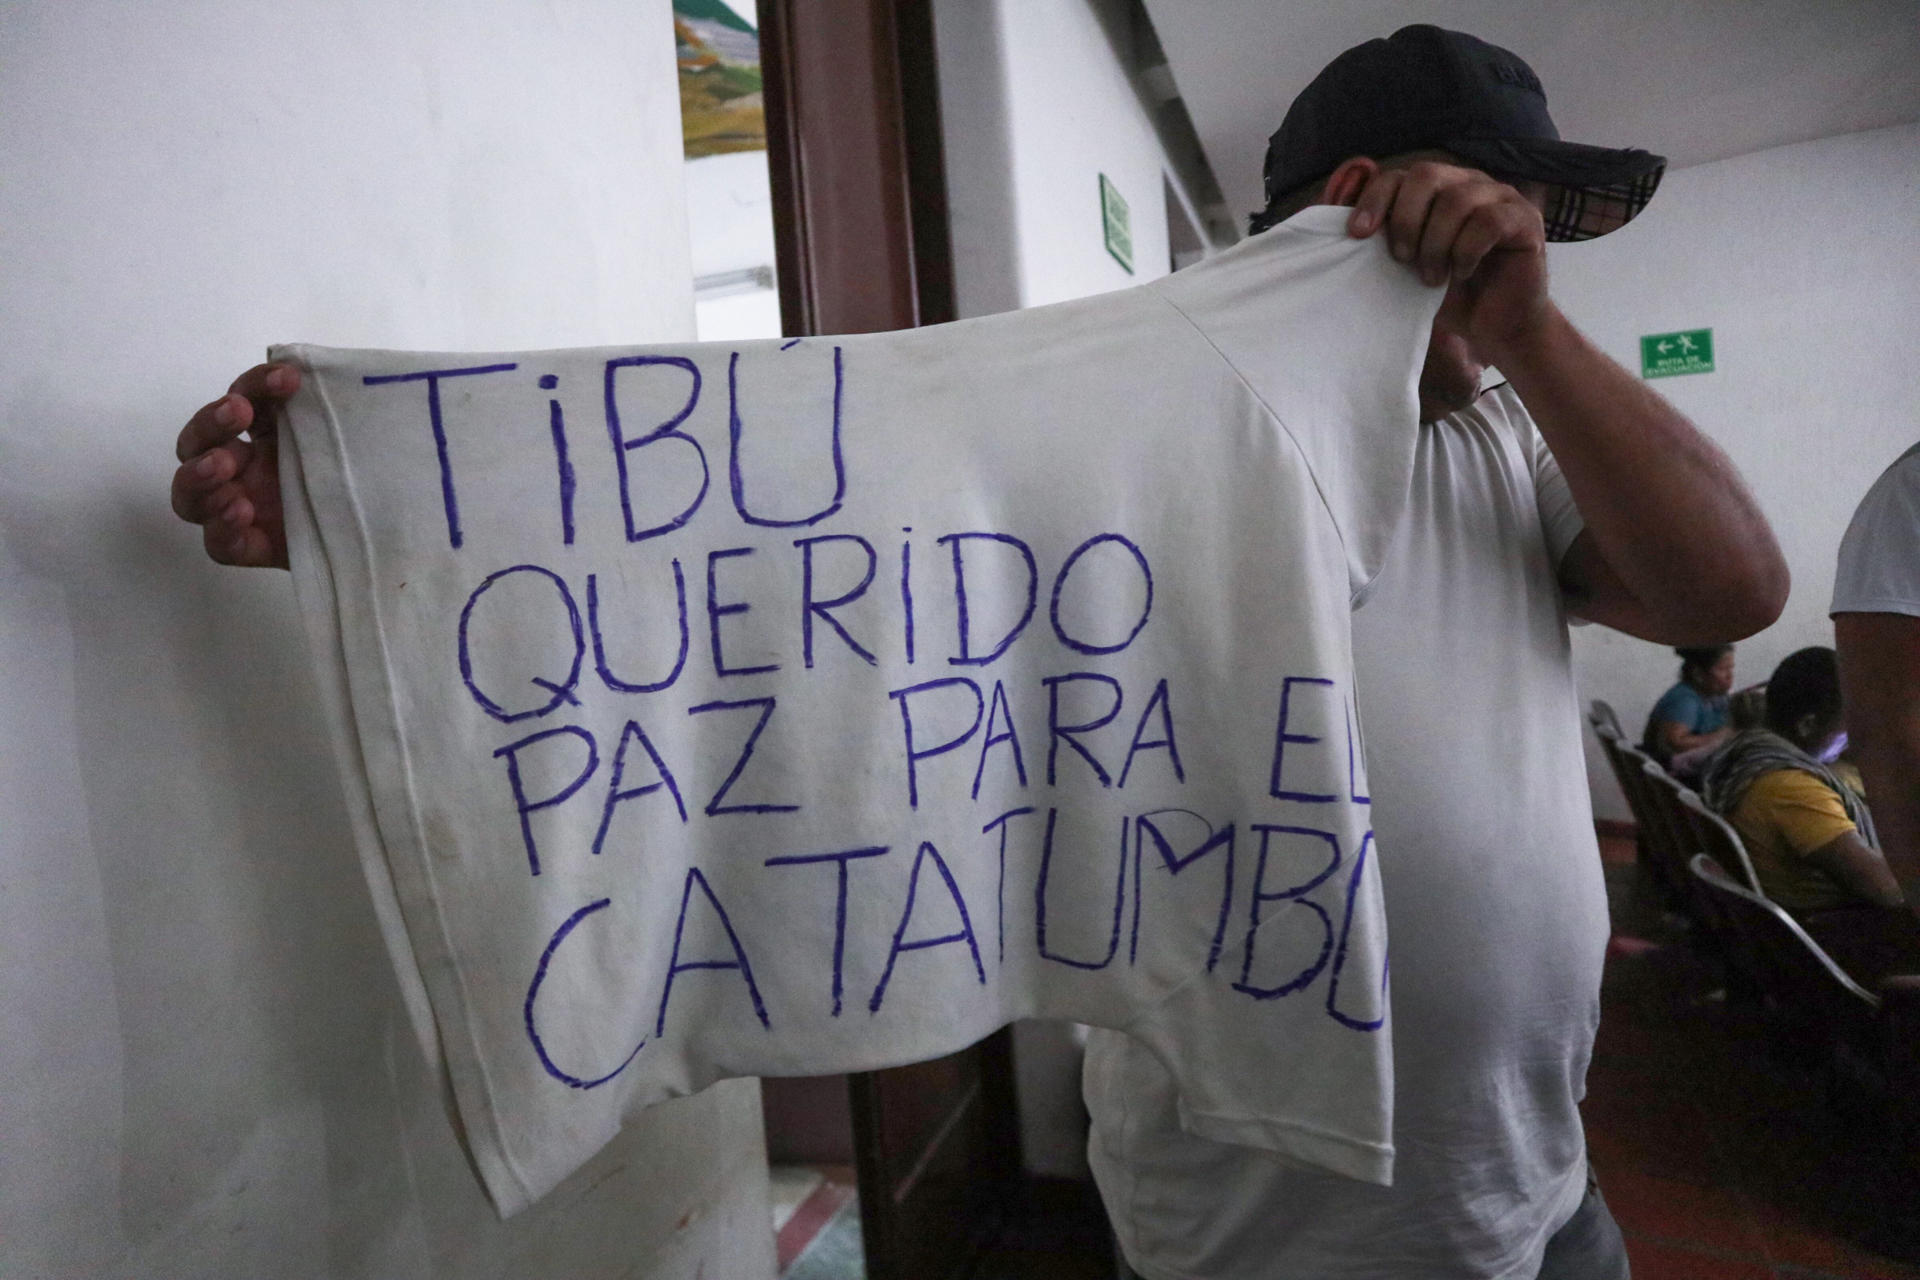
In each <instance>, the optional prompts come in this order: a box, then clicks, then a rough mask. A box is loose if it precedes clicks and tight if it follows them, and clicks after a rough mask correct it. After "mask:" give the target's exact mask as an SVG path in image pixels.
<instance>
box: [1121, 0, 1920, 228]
mask: <svg viewBox="0 0 1920 1280" xmlns="http://www.w3.org/2000/svg"><path fill="white" fill-rule="evenodd" d="M1144 3H1145V5H1146V8H1147V12H1148V14H1149V15H1150V16H1151V17H1152V19H1153V25H1154V29H1155V31H1156V32H1157V34H1158V35H1159V38H1160V43H1161V45H1162V46H1163V47H1164V48H1165V50H1166V55H1167V61H1168V64H1169V65H1170V67H1171V69H1172V72H1173V79H1174V82H1175V84H1176V85H1177V86H1178V88H1179V92H1180V95H1181V97H1182V98H1183V99H1185V101H1186V105H1187V110H1188V112H1189V113H1190V114H1191V115H1192V117H1193V123H1194V127H1195V129H1196V130H1197V131H1198V133H1199V135H1200V142H1201V145H1202V146H1203V147H1204V148H1205V149H1206V153H1207V158H1208V160H1209V161H1210V162H1211V163H1212V166H1213V171H1214V174H1215V176H1216V177H1217V178H1218V179H1219V181H1220V186H1221V189H1222V190H1223V191H1224V192H1225V193H1226V198H1227V203H1228V205H1229V208H1230V212H1231V213H1232V214H1233V215H1234V218H1235V221H1241V220H1242V218H1243V217H1244V215H1245V214H1246V213H1247V212H1249V211H1251V210H1253V209H1255V208H1258V207H1259V206H1260V205H1261V204H1262V202H1263V198H1262V195H1261V190H1260V169H1261V162H1262V158H1263V157H1264V156H1265V154H1266V146H1267V135H1268V134H1270V133H1272V132H1273V131H1274V129H1276V128H1277V127H1279V124H1280V118H1281V116H1282V115H1284V114H1285V111H1286V104H1287V103H1288V102H1290V101H1292V99H1293V96H1294V95H1295V94H1296V93H1298V92H1299V91H1300V90H1301V89H1302V88H1304V87H1305V86H1306V84H1307V82H1308V81H1309V80H1311V79H1312V78H1313V77H1314V75H1315V74H1317V73H1318V72H1319V70H1320V68H1321V67H1322V66H1324V65H1326V63H1327V62H1328V61H1329V60H1331V59H1332V58H1333V57H1334V56H1335V55H1336V54H1338V53H1339V52H1340V51H1341V50H1343V49H1346V48H1349V47H1350V46H1352V45H1355V44H1358V43H1360V42H1361V41H1363V40H1368V39H1371V38H1373V37H1375V36H1382V35H1387V34H1389V33H1391V32H1392V31H1394V30H1396V29H1397V28H1399V27H1402V26H1405V25H1406V24H1407V23H1410V22H1433V23H1437V24H1439V25H1441V26H1446V27H1453V28H1455V29H1458V30H1462V31H1470V32H1472V33H1473V34H1475V35H1477V36H1479V37H1481V38H1482V39H1484V40H1490V41H1492V42H1493V43H1494V44H1497V45H1502V46H1504V47H1506V48H1508V49H1511V50H1512V51H1513V52H1515V53H1517V54H1519V55H1520V56H1521V57H1522V58H1524V59H1525V60H1526V61H1527V62H1528V63H1529V64H1530V65H1531V66H1532V67H1533V69H1534V70H1535V71H1536V72H1537V73H1538V74H1539V76H1540V79H1541V81H1542V82H1543V83H1544V84H1545V85H1546V88H1547V100H1548V102H1549V104H1550V105H1551V108H1552V111H1553V118H1554V121H1555V123H1557V124H1558V125H1559V126H1560V133H1561V135H1562V136H1563V137H1565V138H1567V139H1569V140H1571V141H1575V142H1590V143H1597V144H1600V145H1604V146H1631V147H1641V148H1644V149H1645V150H1648V151H1654V152H1658V153H1660V154H1662V155H1665V156H1667V157H1668V158H1669V160H1670V162H1671V163H1672V165H1673V166H1674V167H1675V168H1679V167H1682V166H1685V165H1693V164H1704V163H1706V162H1707V161H1710V160H1722V159H1725V158H1727V157H1728V156H1736V155H1741V154H1744V153H1745V152H1749V151H1757V150H1760V149H1761V148H1764V147H1775V146H1780V145H1783V144H1785V143H1789V142H1803V141H1806V140H1808V139H1810V138H1823V137H1830V136H1832V135H1835V134H1842V133H1854V132H1858V131H1860V130H1863V129H1875V128H1880V127H1882V126H1885V125H1891V124H1902V123H1906V122H1909V121H1914V120H1920V0H1587V2H1586V3H1582V2H1581V0H1447V3H1441V4H1435V3H1427V4H1417V3H1412V2H1411V0H1144Z"/></svg>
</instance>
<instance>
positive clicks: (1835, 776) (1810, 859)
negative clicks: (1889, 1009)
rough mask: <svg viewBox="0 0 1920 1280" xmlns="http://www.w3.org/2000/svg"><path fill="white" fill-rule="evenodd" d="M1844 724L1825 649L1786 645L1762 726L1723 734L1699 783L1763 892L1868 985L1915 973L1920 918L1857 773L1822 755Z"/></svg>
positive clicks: (1919, 959) (1919, 960)
mask: <svg viewBox="0 0 1920 1280" xmlns="http://www.w3.org/2000/svg"><path fill="white" fill-rule="evenodd" d="M1844 730H1845V715H1844V712H1843V709H1842V707H1841V704H1840V673H1839V667H1838V664H1837V663H1836V662H1835V660H1834V652H1833V650H1832V649H1827V648H1812V649H1802V650H1800V651H1799V652H1798V653H1794V654H1790V655H1789V656H1788V657H1787V658H1786V660H1785V661H1783V662H1782V663H1781V664H1780V665H1779V666H1778V667H1777V668H1775V670H1774V673H1773V675H1772V677H1771V678H1770V679H1769V680H1768V681H1767V715H1766V726H1765V727H1764V728H1761V729H1750V730H1748V731H1747V732H1745V733H1742V734H1739V735H1738V736H1736V737H1734V738H1733V739H1731V740H1730V741H1729V742H1728V743H1727V745H1726V746H1725V747H1724V748H1722V749H1721V751H1720V752H1719V754H1717V755H1716V756H1714V758H1713V760H1712V762H1711V763H1710V764H1709V765H1708V767H1707V773H1706V778H1705V779H1704V782H1703V785H1702V788H1701V790H1702V794H1703V796H1704V797H1705V799H1706V801H1707V803H1708V804H1709V805H1711V806H1712V807H1713V808H1714V809H1715V810H1717V811H1718V812H1720V813H1722V814H1724V815H1726V817H1727V819H1728V820H1729V821H1730V822H1732V823H1733V826H1734V829H1735V830H1737V831H1738V832H1739V833H1740V838H1741V840H1742V841H1744V842H1745V844H1746V846H1747V855H1748V856H1749V857H1750V858H1751V859H1752V860H1753V870H1754V874H1755V875H1757V876H1759V878H1760V889H1761V891H1762V892H1763V893H1765V894H1766V895H1767V897H1769V898H1771V899H1772V900H1773V901H1774V902H1775V903H1776V904H1778V905H1779V906H1780V907H1782V908H1784V909H1785V910H1786V911H1787V913H1788V914H1790V915H1792V916H1793V917H1794V918H1795V919H1797V920H1799V921H1800V923H1801V925H1802V926H1803V927H1804V928H1805V929H1806V931H1807V933H1808V934H1809V935H1811V936H1812V938H1813V940H1814V941H1815V942H1818V943H1819V944H1820V945H1821V947H1823V948H1824V949H1825V950H1826V952H1827V954H1828V955H1830V956H1832V957H1833V959H1834V961H1835V962H1836V963H1838V964H1839V965H1840V967H1841V968H1843V969H1845V970H1846V971H1847V972H1849V973H1851V974H1852V975H1853V976H1854V978H1855V979H1856V980H1858V981H1860V982H1861V983H1863V984H1865V985H1867V986H1869V987H1871V986H1872V985H1873V984H1874V983H1876V982H1878V981H1879V979H1880V978H1881V977H1883V976H1885V975H1887V974H1889V973H1920V921H1916V920H1915V919H1914V917H1913V915H1912V914H1911V913H1909V912H1908V911H1907V909H1906V907H1905V905H1904V903H1903V899H1902V898H1901V896H1900V886H1899V884H1898V883H1897V882H1896V881H1895V880H1894V878H1893V873H1892V872H1891V871H1890V870H1888V868H1887V862H1886V859H1885V858H1883V857H1882V856H1881V855H1880V851H1879V849H1878V847H1877V845H1876V842H1875V840H1874V835H1873V819H1872V816H1871V815H1870V814H1869V813H1868V810H1867V805H1866V801H1865V800H1864V799H1863V798H1862V797H1861V795H1860V793H1859V775H1858V774H1857V773H1855V772H1853V770H1852V766H1850V765H1843V764H1839V765H1833V766H1828V765H1824V764H1822V763H1820V759H1819V757H1820V756H1821V755H1823V754H1824V753H1825V752H1826V749H1827V748H1828V747H1829V746H1831V745H1832V743H1833V742H1834V740H1835V739H1836V738H1837V737H1838V736H1839V735H1840V734H1841V733H1842V732H1843V731H1844Z"/></svg>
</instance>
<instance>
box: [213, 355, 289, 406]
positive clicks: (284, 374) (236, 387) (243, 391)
mask: <svg viewBox="0 0 1920 1280" xmlns="http://www.w3.org/2000/svg"><path fill="white" fill-rule="evenodd" d="M299 389H300V371H299V370H298V369H296V368H294V367H293V366H292V365H290V364H257V365H255V366H253V368H251V369H249V370H247V371H246V372H245V373H243V374H241V375H240V376H239V377H237V378H235V379H234V380H233V385H232V386H230V387H228V388H227V390H228V392H230V393H234V394H238V395H243V396H245V397H246V398H247V399H249V400H285V399H286V398H287V397H288V396H290V395H292V394H293V393H294V392H296V391H298V390H299Z"/></svg>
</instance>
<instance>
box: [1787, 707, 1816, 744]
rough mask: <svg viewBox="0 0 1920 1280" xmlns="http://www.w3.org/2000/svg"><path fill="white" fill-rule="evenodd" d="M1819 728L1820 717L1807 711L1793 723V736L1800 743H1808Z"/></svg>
mask: <svg viewBox="0 0 1920 1280" xmlns="http://www.w3.org/2000/svg"><path fill="white" fill-rule="evenodd" d="M1819 728H1820V717H1819V716H1818V715H1816V714H1814V713H1813V712H1811V711H1809V712H1807V714H1805V715H1803V716H1801V717H1800V718H1799V719H1798V720H1795V721H1794V722H1793V736H1794V737H1796V738H1798V739H1800V741H1802V742H1808V741H1811V740H1812V738H1813V735H1814V733H1815V731H1816V730H1818V729H1819Z"/></svg>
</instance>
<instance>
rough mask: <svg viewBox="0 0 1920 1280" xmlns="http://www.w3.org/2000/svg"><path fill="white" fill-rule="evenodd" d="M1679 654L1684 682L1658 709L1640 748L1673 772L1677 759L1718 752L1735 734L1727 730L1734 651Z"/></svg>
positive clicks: (1713, 647)
mask: <svg viewBox="0 0 1920 1280" xmlns="http://www.w3.org/2000/svg"><path fill="white" fill-rule="evenodd" d="M1674 652H1675V653H1677V654H1679V655H1680V683H1678V684H1676V685H1674V686H1673V688H1671V689H1669V690H1667V691H1666V692H1665V693H1663V694H1661V695H1660V701H1658V702H1656V703H1654V704H1653V710H1652V712H1651V713H1649V714H1648V716H1647V728H1646V732H1645V733H1643V734H1642V735H1641V738H1640V749H1641V750H1642V751H1645V752H1646V753H1647V754H1648V755H1650V756H1652V757H1653V758H1654V759H1655V760H1658V761H1659V762H1660V763H1661V764H1662V765H1665V766H1667V767H1668V768H1672V767H1673V758H1674V757H1675V756H1678V755H1685V754H1687V753H1690V752H1699V751H1700V750H1701V749H1702V748H1703V747H1717V746H1719V745H1720V744H1721V743H1722V742H1725V741H1726V740H1727V739H1728V738H1730V737H1732V736H1733V730H1731V729H1729V728H1728V727H1727V692H1728V691H1729V690H1730V689H1732V688H1733V646H1732V645H1730V644H1722V645H1711V646H1708V647H1707V648H1704V649H1675V650H1674ZM1696 758H1697V757H1696Z"/></svg>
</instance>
